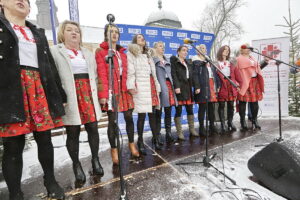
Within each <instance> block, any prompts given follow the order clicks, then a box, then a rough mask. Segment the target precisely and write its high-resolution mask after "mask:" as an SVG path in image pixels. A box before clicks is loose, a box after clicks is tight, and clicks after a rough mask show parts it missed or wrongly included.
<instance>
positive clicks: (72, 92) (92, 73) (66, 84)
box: [50, 44, 102, 125]
mask: <svg viewBox="0 0 300 200" xmlns="http://www.w3.org/2000/svg"><path fill="white" fill-rule="evenodd" d="M50 50H51V53H52V55H53V58H54V60H55V63H56V66H57V70H58V73H59V76H60V79H61V83H62V86H63V88H64V90H65V92H66V93H67V105H66V106H65V111H66V115H65V116H63V117H62V119H63V122H64V124H65V125H81V124H82V123H81V119H80V114H79V109H78V103H77V96H76V88H75V80H74V76H73V71H72V66H71V61H70V58H69V56H68V54H67V51H66V47H65V45H64V44H58V45H55V46H52V47H51V48H50ZM81 51H82V53H83V55H84V57H85V59H86V62H87V65H88V73H89V78H90V85H91V90H92V98H93V102H94V108H95V113H96V118H97V121H99V120H100V118H101V115H102V113H101V109H100V104H99V101H98V96H97V82H98V79H97V65H96V61H95V56H94V55H93V54H92V53H91V52H90V51H89V50H88V49H86V48H84V47H81Z"/></svg>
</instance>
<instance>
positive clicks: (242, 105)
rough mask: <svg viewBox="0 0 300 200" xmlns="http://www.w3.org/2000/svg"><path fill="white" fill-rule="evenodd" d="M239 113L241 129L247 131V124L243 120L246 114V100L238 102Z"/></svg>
mask: <svg viewBox="0 0 300 200" xmlns="http://www.w3.org/2000/svg"><path fill="white" fill-rule="evenodd" d="M239 114H240V122H241V131H247V130H248V126H247V123H246V120H245V115H246V102H242V101H240V102H239Z"/></svg>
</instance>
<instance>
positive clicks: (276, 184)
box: [248, 141, 300, 200]
mask: <svg viewBox="0 0 300 200" xmlns="http://www.w3.org/2000/svg"><path fill="white" fill-rule="evenodd" d="M299 154H300V143H299V144H297V143H295V142H292V141H284V142H281V143H278V142H273V143H271V144H269V145H268V146H266V147H265V148H263V149H262V150H261V151H259V152H258V153H256V154H255V155H254V156H253V157H252V158H250V160H249V161H248V168H249V170H250V171H251V172H252V173H253V175H254V176H255V177H256V178H257V179H258V180H260V181H261V182H262V183H263V184H264V185H265V186H266V187H268V188H269V189H270V190H272V191H273V192H275V193H277V194H279V195H281V196H283V197H286V198H288V199H291V200H300V156H299Z"/></svg>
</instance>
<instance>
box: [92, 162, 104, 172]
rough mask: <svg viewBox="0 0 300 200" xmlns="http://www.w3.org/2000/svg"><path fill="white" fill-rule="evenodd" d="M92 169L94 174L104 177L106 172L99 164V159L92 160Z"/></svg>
mask: <svg viewBox="0 0 300 200" xmlns="http://www.w3.org/2000/svg"><path fill="white" fill-rule="evenodd" d="M92 167H93V172H94V174H96V175H100V176H103V175H104V170H103V168H102V166H101V164H100V162H99V158H93V159H92Z"/></svg>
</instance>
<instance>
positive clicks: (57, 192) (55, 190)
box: [44, 178, 65, 200]
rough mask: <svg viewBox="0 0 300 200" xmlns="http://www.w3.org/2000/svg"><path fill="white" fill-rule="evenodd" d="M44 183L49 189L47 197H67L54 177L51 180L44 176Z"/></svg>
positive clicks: (59, 199) (58, 199)
mask: <svg viewBox="0 0 300 200" xmlns="http://www.w3.org/2000/svg"><path fill="white" fill-rule="evenodd" d="M44 185H45V187H46V189H47V197H49V198H51V199H57V200H63V199H65V192H64V190H63V189H62V188H61V187H60V186H59V185H58V183H57V182H56V180H55V179H54V178H52V179H51V180H49V179H46V178H44Z"/></svg>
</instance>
